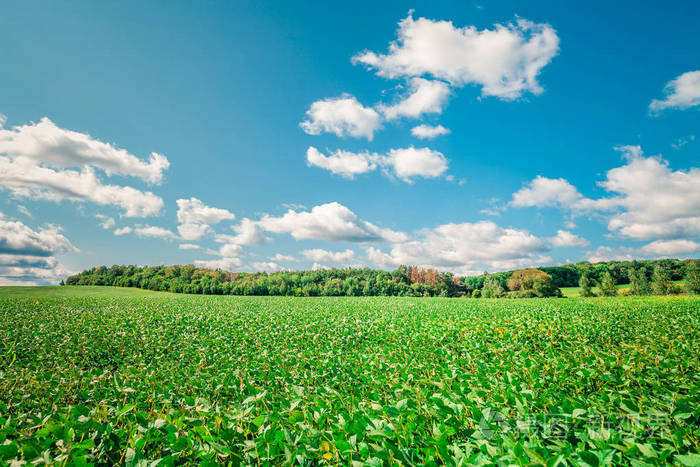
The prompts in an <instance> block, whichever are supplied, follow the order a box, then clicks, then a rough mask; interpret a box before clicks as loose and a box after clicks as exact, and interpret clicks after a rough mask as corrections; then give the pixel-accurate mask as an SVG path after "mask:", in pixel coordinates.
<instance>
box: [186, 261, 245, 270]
mask: <svg viewBox="0 0 700 467" xmlns="http://www.w3.org/2000/svg"><path fill="white" fill-rule="evenodd" d="M194 264H195V265H196V266H199V267H201V268H208V269H221V270H224V271H235V270H236V269H238V268H240V267H241V264H242V262H241V259H240V258H218V259H209V260H196V261H195V262H194Z"/></svg>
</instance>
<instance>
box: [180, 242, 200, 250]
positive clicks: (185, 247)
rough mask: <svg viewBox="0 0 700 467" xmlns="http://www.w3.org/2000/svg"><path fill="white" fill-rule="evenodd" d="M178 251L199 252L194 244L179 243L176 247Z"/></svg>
mask: <svg viewBox="0 0 700 467" xmlns="http://www.w3.org/2000/svg"><path fill="white" fill-rule="evenodd" d="M177 247H178V248H179V249H180V250H199V245H195V244H194V243H181V244H179V245H178V246H177Z"/></svg>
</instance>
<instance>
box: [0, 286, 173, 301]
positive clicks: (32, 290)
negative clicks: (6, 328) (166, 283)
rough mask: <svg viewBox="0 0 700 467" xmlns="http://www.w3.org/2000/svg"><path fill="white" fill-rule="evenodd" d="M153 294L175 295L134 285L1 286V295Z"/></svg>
mask: <svg viewBox="0 0 700 467" xmlns="http://www.w3.org/2000/svg"><path fill="white" fill-rule="evenodd" d="M153 295H168V296H174V295H175V294H171V293H168V292H153V291H151V290H141V289H137V288H133V287H128V288H127V287H101V286H96V285H95V286H92V285H66V286H43V287H39V286H37V287H19V286H5V287H0V297H16V298H19V297H144V296H146V297H147V296H153Z"/></svg>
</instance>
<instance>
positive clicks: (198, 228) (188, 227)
mask: <svg viewBox="0 0 700 467" xmlns="http://www.w3.org/2000/svg"><path fill="white" fill-rule="evenodd" d="M211 231H212V229H211V227H209V226H208V225H207V224H194V223H191V224H180V225H178V226H177V233H178V234H180V238H182V239H183V240H199V239H200V238H202V237H204V236H205V235H206V234H208V233H209V232H211Z"/></svg>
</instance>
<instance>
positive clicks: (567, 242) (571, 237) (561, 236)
mask: <svg viewBox="0 0 700 467" xmlns="http://www.w3.org/2000/svg"><path fill="white" fill-rule="evenodd" d="M549 241H550V242H551V243H552V245H554V246H557V247H571V246H575V247H586V246H588V245H590V242H589V241H588V240H586V239H585V238H582V237H579V236H578V235H576V234H574V233H571V232H569V231H567V230H557V234H556V235H555V236H554V237H552V238H550V239H549Z"/></svg>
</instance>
